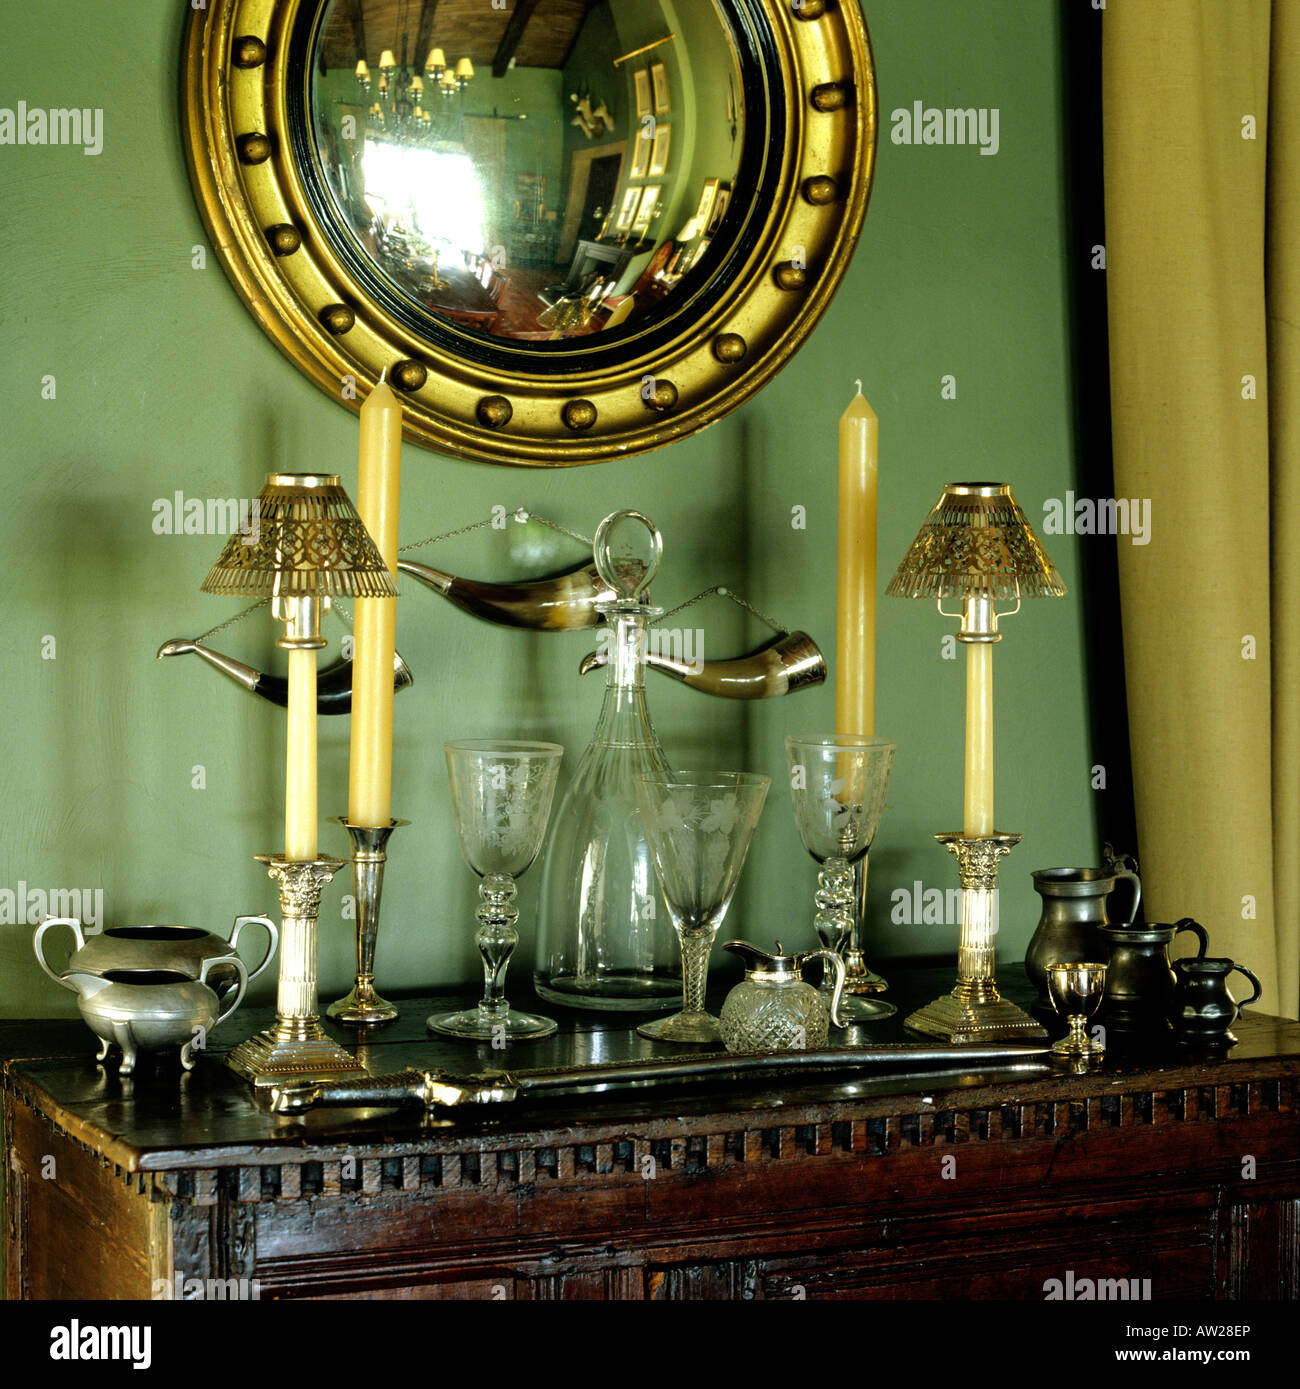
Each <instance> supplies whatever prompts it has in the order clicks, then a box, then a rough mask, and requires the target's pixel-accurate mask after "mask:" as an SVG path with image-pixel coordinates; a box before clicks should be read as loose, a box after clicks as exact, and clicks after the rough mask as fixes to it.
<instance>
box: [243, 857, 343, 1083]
mask: <svg viewBox="0 0 1300 1389" xmlns="http://www.w3.org/2000/svg"><path fill="white" fill-rule="evenodd" d="M256 857H257V861H258V863H264V864H266V871H267V874H268V876H270V877H272V878H274V879H275V880H276V882H277V883H278V884H279V886H280V914H281V926H280V985H279V990H278V992H277V994H276V1020H275V1022H274V1023H273V1024H272V1025H271V1026H270V1027H268V1028H267V1029H266V1031H265V1032H259V1033H258V1034H257V1036H256V1037H250V1038H249V1039H248V1040H247V1041H246V1042H241V1043H240V1044H239V1045H238V1046H237V1047H235V1048H234V1050H233V1051H231V1052H230V1053H229V1055H228V1056H227V1057H226V1065H227V1066H229V1067H230V1069H231V1070H232V1071H234V1072H235V1073H236V1074H237V1075H240V1076H243V1078H244V1079H245V1080H247V1081H250V1082H251V1083H252V1084H253V1086H254V1087H255V1088H257V1089H259V1090H261V1089H270V1088H271V1087H273V1086H277V1085H282V1084H284V1083H285V1082H286V1081H299V1082H308V1081H312V1082H314V1081H321V1080H336V1079H339V1078H341V1077H345V1076H349V1075H357V1074H364V1070H365V1068H364V1067H363V1066H362V1065H361V1063H360V1062H359V1061H358V1060H357V1059H356V1057H355V1056H353V1055H352V1053H351V1052H349V1051H347V1050H346V1049H345V1048H344V1047H342V1046H340V1045H339V1043H338V1042H336V1041H334V1039H333V1038H332V1037H327V1036H326V1035H325V1032H324V1031H323V1029H322V1028H321V1025H320V1019H319V1017H318V1016H317V1012H316V1009H317V997H316V921H317V918H318V916H319V915H320V895H321V890H322V889H323V888H324V886H325V884H326V883H328V882H329V881H330V879H331V878H333V876H334V875H335V873H337V872H338V871H339V869H340V868H342V867H343V860H342V859H337V858H328V857H324V856H322V857H320V858H318V859H315V860H314V861H310V860H309V861H294V860H291V859H286V858H284V857H283V855H280V854H258V855H257V856H256Z"/></svg>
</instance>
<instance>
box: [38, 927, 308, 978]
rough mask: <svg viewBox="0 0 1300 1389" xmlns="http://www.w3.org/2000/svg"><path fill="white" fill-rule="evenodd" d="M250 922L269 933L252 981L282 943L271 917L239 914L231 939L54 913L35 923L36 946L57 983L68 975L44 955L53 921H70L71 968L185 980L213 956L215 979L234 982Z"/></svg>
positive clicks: (199, 973)
mask: <svg viewBox="0 0 1300 1389" xmlns="http://www.w3.org/2000/svg"><path fill="white" fill-rule="evenodd" d="M249 924H252V925H256V926H262V927H264V928H265V929H266V933H267V946H266V954H265V955H263V956H262V958H261V960H259V961H258V964H257V966H256V967H255V968H250V969H249V970H248V971H247V972H248V982H249V983H252V981H253V980H254V979H256V978H257V976H258V975H259V974H261V972H262V971H263V970H264V969H265V968H266V967H267V965H268V964H269V963H270V961H271V957H272V956H273V955H274V954H275V947H276V945H277V944H278V942H279V935H280V933H279V930H278V928H277V927H276V924H275V922H274V921H272V920H271V918H270V917H269V916H237V917H236V918H235V924H234V927H233V928H232V930H231V932H230V939H229V940H226V939H225V937H224V936H219V935H216V934H215V933H214V932H212V931H203V930H200V929H199V928H198V927H196V926H110V927H109V928H108V929H107V930H104V929H102V928H101V929H100V930H95V929H94V928H93V927H91V928H85V927H83V926H82V924H81V922H80V921H78V920H77V918H76V917H73V916H52V917H49V918H48V919H47V920H45V921H43V922H41V924H40V925H39V926H38V927H37V928H36V933H35V935H34V936H33V937H32V948H33V949H34V950H35V952H36V961H37V963H38V964H39V965H40V967H41V968H42V969H43V970H44V971H45V972H46V974H48V975H49V976H50V978H51V979H53V980H54V982H55V983H56V984H62V983H64V977H63V975H62V974H60V973H59V972H58V971H57V970H55V969H54V968H53V967H52V966H51V965H50V963H49V961H48V960H47V959H46V958H45V933H46V932H47V931H49V930H52V929H53V928H54V927H55V926H66V927H67V928H68V929H69V930H70V931H71V932H72V935H73V938H74V940H75V941H76V948H75V949H74V950H73V952H72V954H71V955H70V956H69V957H68V969H70V970H83V971H84V972H85V973H87V974H100V975H104V974H107V973H108V972H109V971H110V970H170V971H171V972H173V973H175V974H179V975H182V976H184V977H185V978H186V979H199V978H200V977H201V976H202V973H203V967H204V966H205V965H206V964H207V963H208V962H209V961H212V962H213V963H215V964H222V965H224V968H223V969H222V970H220V971H218V972H216V973H214V974H213V976H212V979H213V982H214V983H220V982H221V981H222V980H223V979H224V980H225V981H226V982H233V981H234V979H235V975H236V970H235V967H234V966H235V963H236V962H238V961H239V954H238V952H237V950H236V946H237V945H238V944H239V936H240V932H241V931H243V929H244V927H245V926H247V925H249Z"/></svg>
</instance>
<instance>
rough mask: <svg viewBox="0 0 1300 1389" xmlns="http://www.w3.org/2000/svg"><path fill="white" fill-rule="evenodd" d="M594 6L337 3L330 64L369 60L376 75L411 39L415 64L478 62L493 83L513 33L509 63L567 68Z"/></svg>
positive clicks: (434, 0)
mask: <svg viewBox="0 0 1300 1389" xmlns="http://www.w3.org/2000/svg"><path fill="white" fill-rule="evenodd" d="M589 8H590V5H589V0H507V4H506V7H505V8H503V9H496V8H494V6H493V5H492V4H491V0H338V2H337V3H335V4H334V6H333V8H332V9H331V11H330V14H329V18H328V20H327V22H326V26H325V62H326V65H327V66H328V67H331V68H347V69H352V68H355V67H356V65H357V59H358V58H362V57H364V58H365V60H366V62H367V64H368V65H369V67H370V68H371V71H372V73H373V75H374V76H375V77H377V76H378V73H379V59H380V57H381V55H382V54H383V51H384V49H386V48H391V49H392V50H393V54H394V56H395V57H396V58H397V59H398V61H399V62H400V61H401V57H402V40H403V37H405V38H406V51H407V56H408V61H409V63H410V64H423V62H424V60H425V58H426V56H427V55H428V52H429V50H430V49H431V48H441V49H443V50H444V51H445V52H446V55H447V61H448V62H449V63H451V64H453V65H454V64H455V63H456V61H457V60H458V59H459V58H469V59H471V60H472V62H473V63H474V66H475V68H476V69H481V70H482V71H481V74H480V75H481V76H482V78H483V79H484V80H485V81H486V80H490V77H489V73H490V70H491V66H492V61H493V59H494V58H495V57H496V55H497V54H498V53H499V52H500V51H501V49H502V45H503V41H504V40H505V39H506V36H507V33H509V34H510V36H511V44H510V48H509V52H508V53H507V59H506V60H507V62H508V61H509V58H510V57H514V58H515V59H516V61H517V63H518V65H519V66H520V67H537V68H558V67H563V65H564V62H565V60H566V59H567V57H568V55H569V51H570V50H571V49H572V47H573V44H574V42H575V40H576V39H577V37H578V35H579V33H580V32H581V29H582V26H583V24H584V23H585V21H586V17H587V11H588V9H589ZM354 11H355V13H354ZM357 15H359V16H360V23H359V24H358V22H357ZM516 15H519V16H521V19H522V22H521V21H520V20H516ZM403 19H405V27H403ZM512 25H513V28H512ZM516 31H517V32H516ZM363 44H364V51H362V45H363Z"/></svg>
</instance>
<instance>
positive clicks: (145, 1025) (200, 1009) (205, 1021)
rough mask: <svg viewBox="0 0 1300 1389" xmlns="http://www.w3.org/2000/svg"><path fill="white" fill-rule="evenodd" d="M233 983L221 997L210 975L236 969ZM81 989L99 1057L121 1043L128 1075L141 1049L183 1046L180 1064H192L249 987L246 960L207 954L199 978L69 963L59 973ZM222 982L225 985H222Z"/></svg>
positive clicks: (71, 986)
mask: <svg viewBox="0 0 1300 1389" xmlns="http://www.w3.org/2000/svg"><path fill="white" fill-rule="evenodd" d="M232 970H233V972H234V974H235V983H234V985H232V986H226V987H225V988H224V992H223V994H222V995H221V996H220V997H218V995H217V993H216V991H215V990H214V989H213V988H211V987H209V985H208V982H207V981H208V977H209V975H214V974H216V973H218V972H220V973H221V974H223V975H224V974H226V973H228V972H229V971H232ZM55 977H56V978H57V979H58V981H59V983H60V984H62V985H63V986H64V988H68V989H72V990H73V991H74V992H75V993H76V995H77V1007H78V1009H79V1010H80V1012H81V1016H82V1018H83V1019H84V1020H85V1023H86V1026H87V1027H89V1028H90V1030H91V1031H92V1032H93V1033H94V1034H95V1036H96V1037H98V1038H99V1051H98V1052H97V1053H96V1056H95V1059H96V1060H97V1061H103V1060H104V1059H105V1058H106V1057H107V1056H108V1050H109V1047H111V1046H112V1045H113V1044H114V1043H116V1044H117V1045H118V1046H119V1047H121V1049H122V1063H121V1065H120V1066H119V1067H118V1070H119V1073H120V1074H121V1075H124V1076H125V1075H130V1074H131V1073H132V1071H134V1070H135V1062H136V1057H137V1055H138V1053H140V1052H141V1051H166V1050H168V1049H169V1048H171V1047H179V1048H180V1060H181V1065H182V1066H183V1067H184V1068H185V1069H186V1070H187V1071H191V1070H193V1069H194V1051H195V1049H196V1048H198V1049H200V1050H201V1049H202V1048H203V1047H204V1046H205V1045H206V1043H207V1038H208V1036H209V1035H210V1034H211V1032H212V1029H213V1028H214V1027H216V1025H217V1024H218V1023H220V1022H224V1021H225V1019H226V1018H228V1017H229V1016H230V1015H231V1013H233V1012H234V1011H235V1009H236V1008H238V1007H239V1005H240V1002H241V1001H242V1000H243V997H244V991H245V989H247V987H248V970H247V969H246V968H245V966H244V962H243V960H241V959H239V957H238V956H235V957H234V958H233V959H222V960H206V961H204V964H203V968H202V973H201V974H200V976H199V978H198V979H188V978H186V976H185V975H183V974H179V973H177V972H176V971H175V970H166V969H141V970H133V969H114V970H109V971H108V973H107V974H87V973H86V972H85V971H84V970H75V969H69V970H65V971H64V973H63V974H61V975H56V976H55ZM218 987H221V986H220V985H218Z"/></svg>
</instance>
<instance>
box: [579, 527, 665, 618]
mask: <svg viewBox="0 0 1300 1389" xmlns="http://www.w3.org/2000/svg"><path fill="white" fill-rule="evenodd" d="M594 548H595V552H596V572H597V573H598V574H599V575H600V577H601V579H602V580H603V581H604V582H605V584H606V585H608V587H609V588H610V589H611V590H612V591H613V593H614V595H615V599H614V601H615V603H616V604H619V605H623V606H636V607H640V606H642V605H643V604H646V603H648V602H649V601H650V596H649V593H648V591H647V590H648V589H649V587H650V584H651V582H652V581H653V579H654V577H655V575H656V574H657V573H658V572H659V562H660V560H662V558H663V553H664V541H663V536H662V535H660V533H659V527H658V526H656V525H655V523H654V522H653V521H652V520H650V518H649V517H648V516H643V515H642V514H641V513H640V512H639V511H615V512H613V513H612V514H611V515H609V516H606V517H605V519H604V520H603V521H602V522H601V523H600V525H599V526H598V527H597V529H596V538H595V544H594ZM602 606H603V605H602Z"/></svg>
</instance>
